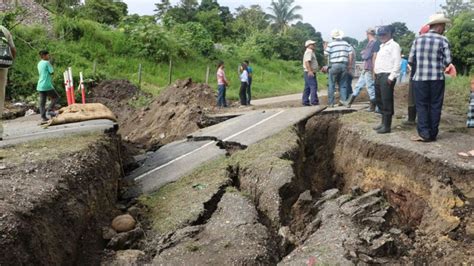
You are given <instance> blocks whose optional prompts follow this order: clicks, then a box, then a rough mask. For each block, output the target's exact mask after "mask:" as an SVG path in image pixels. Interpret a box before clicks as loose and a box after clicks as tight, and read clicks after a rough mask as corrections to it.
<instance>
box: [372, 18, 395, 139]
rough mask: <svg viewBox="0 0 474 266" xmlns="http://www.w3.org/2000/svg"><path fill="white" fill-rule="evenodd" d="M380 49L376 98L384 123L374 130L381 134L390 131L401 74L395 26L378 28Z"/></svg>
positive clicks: (376, 75)
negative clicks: (394, 99)
mask: <svg viewBox="0 0 474 266" xmlns="http://www.w3.org/2000/svg"><path fill="white" fill-rule="evenodd" d="M377 35H378V36H379V39H380V42H381V43H382V44H381V45H380V50H379V51H378V53H377V57H376V58H375V64H374V73H375V100H376V103H377V106H378V107H379V108H380V111H381V113H382V123H381V124H380V125H379V126H376V127H375V128H374V130H376V131H377V133H379V134H385V133H390V131H391V127H392V116H393V114H394V101H393V89H394V88H395V83H396V81H397V77H398V75H400V61H401V57H400V54H401V49H400V45H399V44H398V43H396V42H395V41H394V40H393V39H392V35H393V27H391V26H382V27H380V28H379V29H378V30H377Z"/></svg>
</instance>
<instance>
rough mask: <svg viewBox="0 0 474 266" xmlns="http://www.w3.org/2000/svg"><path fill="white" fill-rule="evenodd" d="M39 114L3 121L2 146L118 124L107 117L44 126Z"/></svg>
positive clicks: (113, 127) (96, 129)
mask: <svg viewBox="0 0 474 266" xmlns="http://www.w3.org/2000/svg"><path fill="white" fill-rule="evenodd" d="M39 121H40V118H39V115H33V116H29V117H22V118H19V119H15V120H10V121H3V126H4V132H3V141H0V148H2V147H7V146H12V145H16V144H20V143H24V142H27V141H31V140H37V139H46V138H61V137H64V136H69V135H71V134H78V133H86V132H97V131H99V132H100V131H101V132H104V131H107V130H116V129H117V128H118V125H117V124H116V123H115V122H113V121H110V120H107V119H98V120H90V121H84V122H78V123H70V124H64V125H56V126H50V127H48V128H43V127H42V126H39V125H38V122H39Z"/></svg>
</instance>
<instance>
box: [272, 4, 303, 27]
mask: <svg viewBox="0 0 474 266" xmlns="http://www.w3.org/2000/svg"><path fill="white" fill-rule="evenodd" d="M293 2H294V0H278V2H275V1H273V0H272V3H271V4H270V7H269V8H268V9H270V10H271V11H272V12H273V14H268V18H269V19H270V20H272V21H273V25H274V27H275V28H276V30H277V31H278V32H280V33H286V31H287V29H288V27H289V23H291V22H292V21H295V20H302V19H303V17H302V16H301V15H300V14H296V12H297V11H298V10H301V6H298V5H296V6H293Z"/></svg>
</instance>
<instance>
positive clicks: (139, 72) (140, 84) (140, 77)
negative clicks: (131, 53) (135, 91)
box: [138, 63, 142, 89]
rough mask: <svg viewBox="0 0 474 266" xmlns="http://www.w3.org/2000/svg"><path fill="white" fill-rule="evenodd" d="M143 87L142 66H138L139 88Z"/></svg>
mask: <svg viewBox="0 0 474 266" xmlns="http://www.w3.org/2000/svg"><path fill="white" fill-rule="evenodd" d="M141 87H142V64H141V63H140V64H138V88H139V89H141Z"/></svg>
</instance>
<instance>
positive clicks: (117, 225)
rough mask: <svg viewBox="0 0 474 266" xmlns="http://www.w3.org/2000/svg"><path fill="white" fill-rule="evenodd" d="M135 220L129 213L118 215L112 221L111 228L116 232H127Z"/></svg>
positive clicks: (132, 226)
mask: <svg viewBox="0 0 474 266" xmlns="http://www.w3.org/2000/svg"><path fill="white" fill-rule="evenodd" d="M136 224H137V222H136V221H135V219H134V218H133V217H132V216H131V215H130V214H124V215H119V216H117V217H115V219H114V220H113V221H112V228H113V229H114V230H115V231H117V232H119V233H120V232H128V231H130V230H132V229H133V228H135V225H136Z"/></svg>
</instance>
